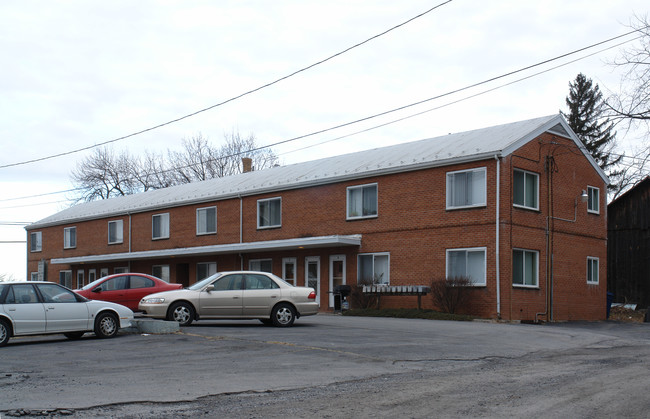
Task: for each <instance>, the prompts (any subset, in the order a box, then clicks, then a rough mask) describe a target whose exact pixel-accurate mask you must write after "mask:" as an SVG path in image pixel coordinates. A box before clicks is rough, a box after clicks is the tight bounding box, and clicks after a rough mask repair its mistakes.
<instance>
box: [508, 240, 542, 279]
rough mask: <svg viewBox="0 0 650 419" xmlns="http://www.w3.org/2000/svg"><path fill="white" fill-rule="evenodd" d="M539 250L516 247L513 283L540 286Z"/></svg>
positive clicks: (513, 262) (513, 256)
mask: <svg viewBox="0 0 650 419" xmlns="http://www.w3.org/2000/svg"><path fill="white" fill-rule="evenodd" d="M538 272H539V252H537V251H535V250H523V249H514V250H513V251H512V284H513V285H517V286H522V287H538V286H539V280H538V274H537V273H538Z"/></svg>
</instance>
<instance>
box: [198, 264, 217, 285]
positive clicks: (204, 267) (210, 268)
mask: <svg viewBox="0 0 650 419" xmlns="http://www.w3.org/2000/svg"><path fill="white" fill-rule="evenodd" d="M216 273H217V262H204V263H197V264H196V281H197V282H198V281H200V280H202V279H205V278H207V277H209V276H211V275H214V274H216Z"/></svg>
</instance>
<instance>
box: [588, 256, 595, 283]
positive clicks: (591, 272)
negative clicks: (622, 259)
mask: <svg viewBox="0 0 650 419" xmlns="http://www.w3.org/2000/svg"><path fill="white" fill-rule="evenodd" d="M597 283H598V258H594V257H588V258H587V284H597Z"/></svg>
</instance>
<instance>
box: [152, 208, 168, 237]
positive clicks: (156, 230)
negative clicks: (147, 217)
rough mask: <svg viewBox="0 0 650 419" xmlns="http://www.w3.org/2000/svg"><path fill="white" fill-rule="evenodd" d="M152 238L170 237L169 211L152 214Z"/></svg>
mask: <svg viewBox="0 0 650 419" xmlns="http://www.w3.org/2000/svg"><path fill="white" fill-rule="evenodd" d="M151 238H152V239H154V240H155V239H168V238H169V213H165V214H156V215H153V216H151Z"/></svg>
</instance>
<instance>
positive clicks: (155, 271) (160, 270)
mask: <svg viewBox="0 0 650 419" xmlns="http://www.w3.org/2000/svg"><path fill="white" fill-rule="evenodd" d="M151 272H152V275H153V276H155V277H156V278H160V279H162V280H163V281H165V282H169V265H154V266H153V267H152V268H151Z"/></svg>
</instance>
